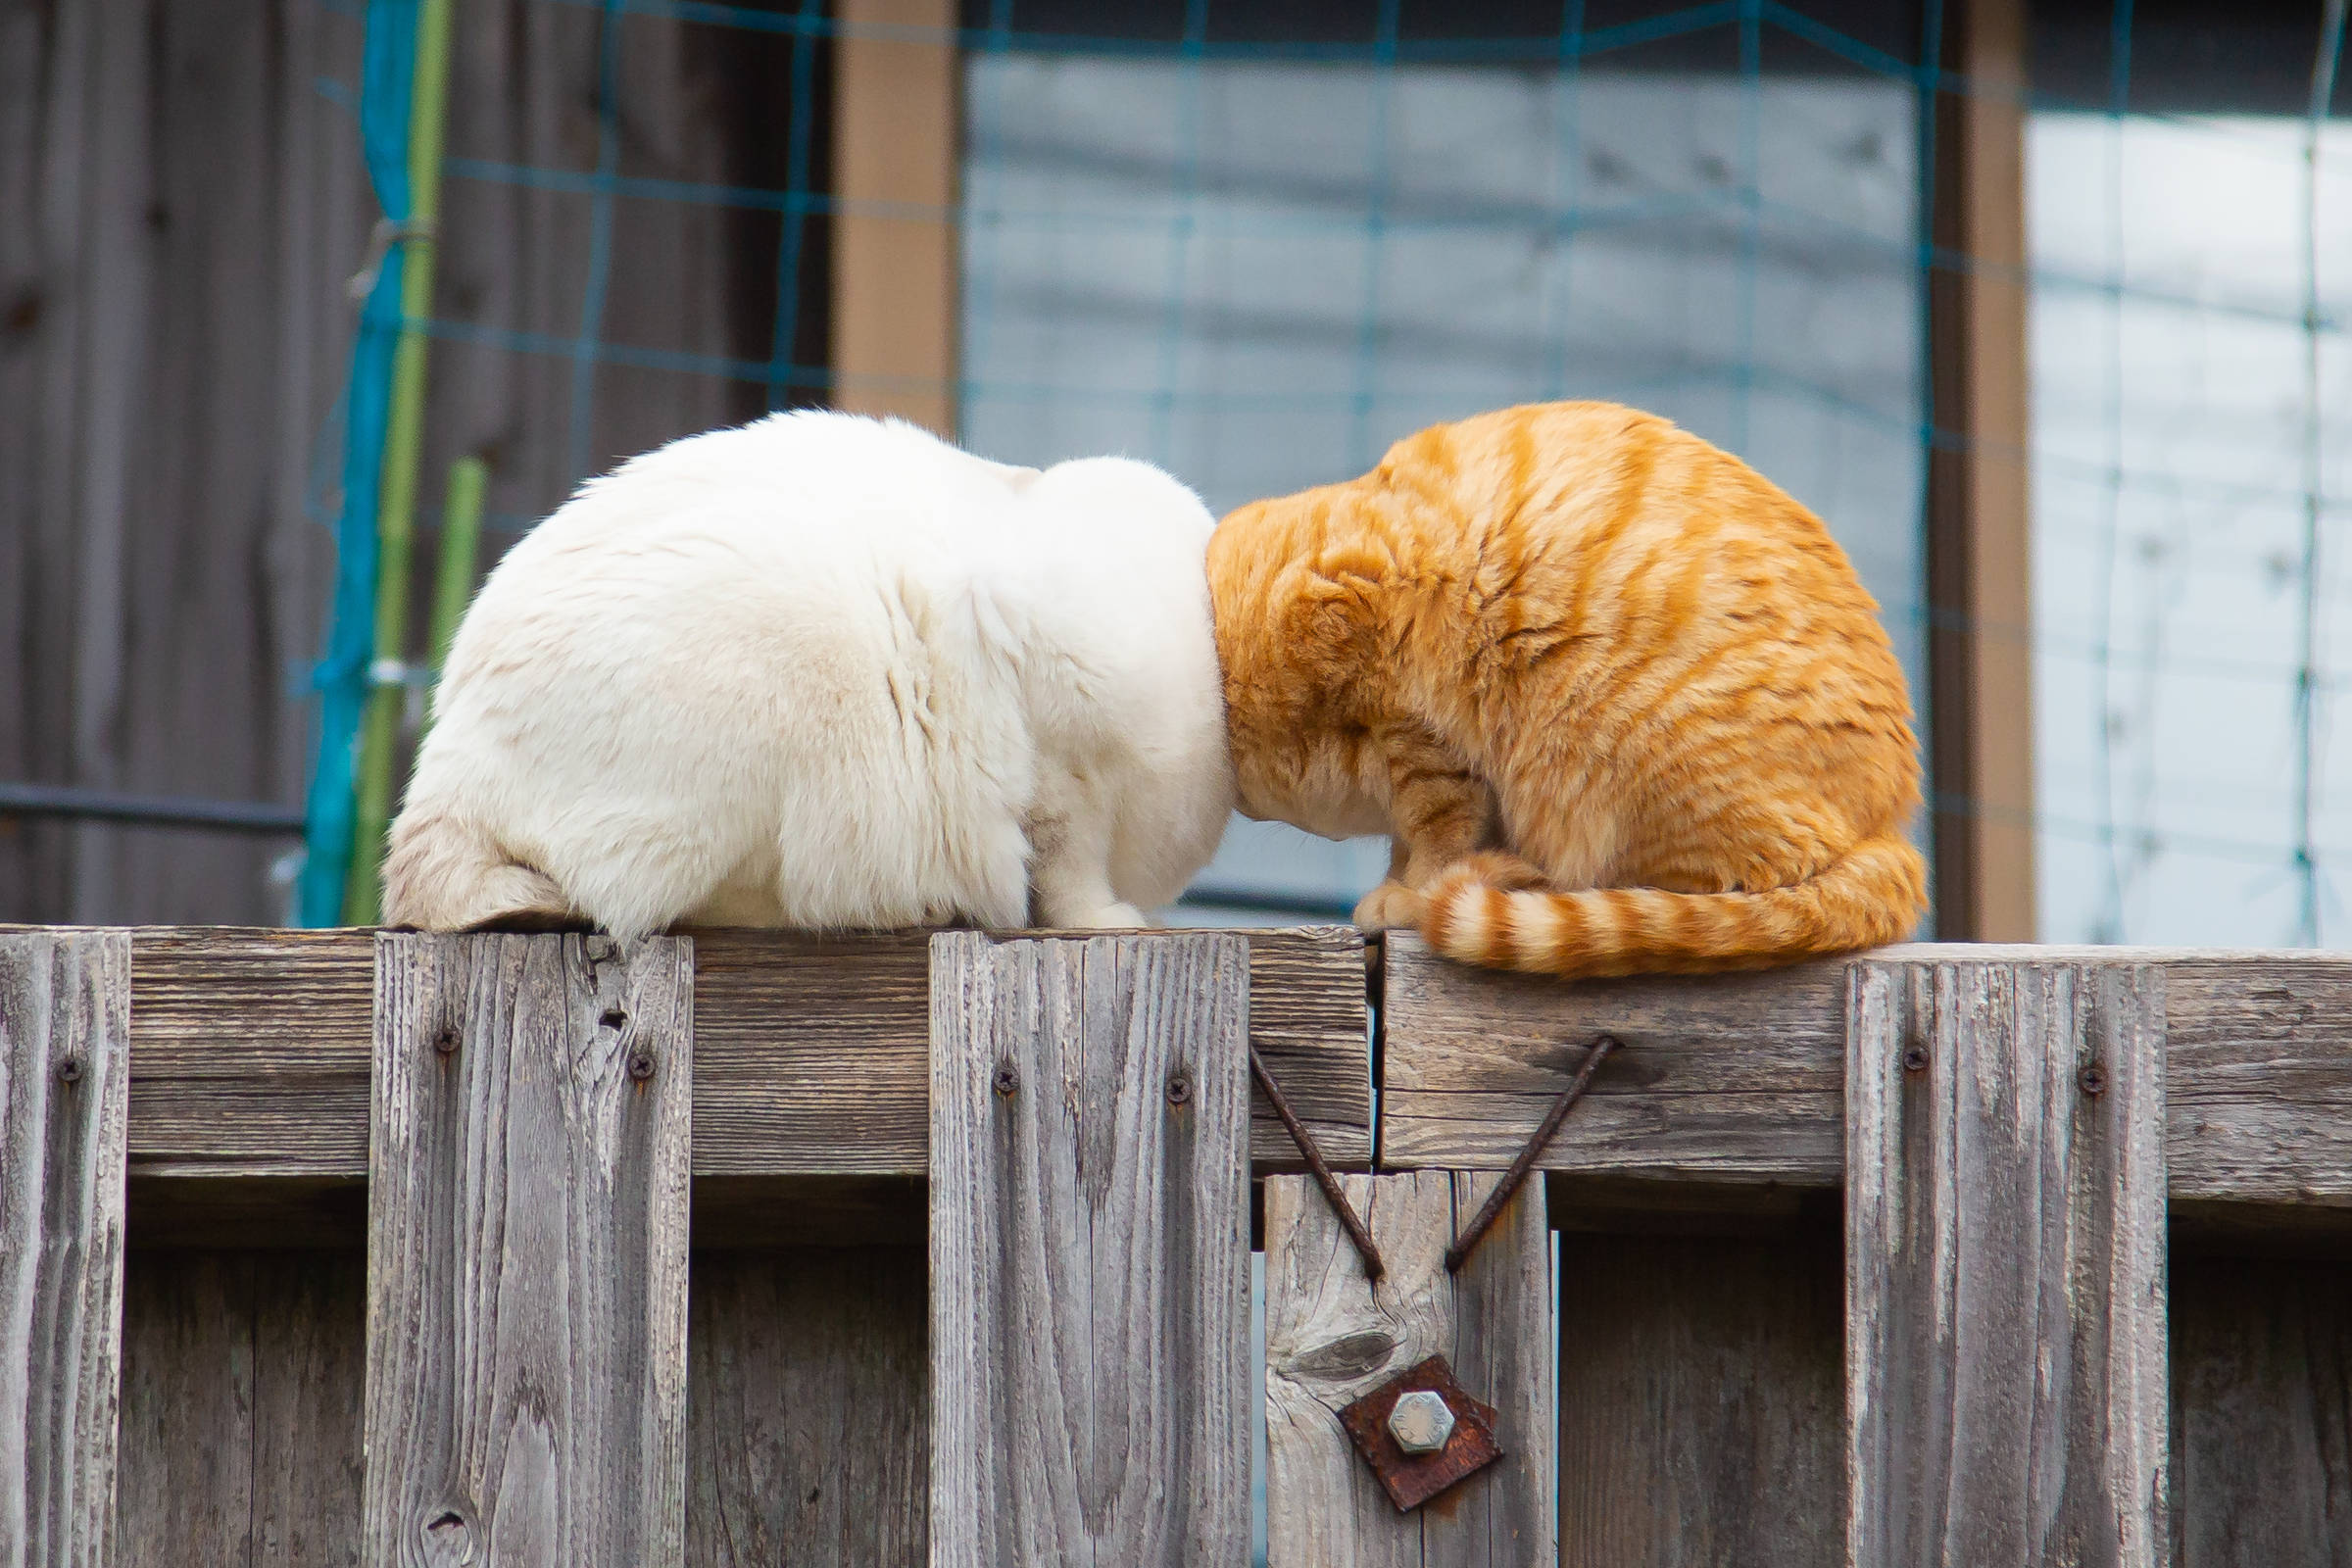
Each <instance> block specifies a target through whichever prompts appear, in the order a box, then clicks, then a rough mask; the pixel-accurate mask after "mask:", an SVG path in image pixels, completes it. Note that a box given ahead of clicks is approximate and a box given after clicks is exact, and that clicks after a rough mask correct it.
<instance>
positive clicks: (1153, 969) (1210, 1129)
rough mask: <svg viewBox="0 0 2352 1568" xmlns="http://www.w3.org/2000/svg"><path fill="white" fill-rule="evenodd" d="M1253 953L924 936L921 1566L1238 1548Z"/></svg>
mask: <svg viewBox="0 0 2352 1568" xmlns="http://www.w3.org/2000/svg"><path fill="white" fill-rule="evenodd" d="M1248 962H1249V956H1248V949H1247V947H1246V946H1245V944H1244V940H1243V939H1242V938H1241V937H1239V936H1235V935H1227V934H1198V933H1186V934H1182V935H1177V934H1173V933H1171V934H1154V935H1148V936H1115V937H1114V936H1106V937H1095V938H1090V939H1085V940H1076V939H1066V940H1065V939H1047V940H1025V941H1021V940H1013V941H1006V940H1000V939H998V938H995V937H991V936H988V935H985V934H982V933H978V932H960V931H959V932H943V933H941V934H940V935H939V936H937V937H935V938H934V939H933V945H932V981H931V985H932V992H931V999H932V1000H931V1019H932V1025H931V1033H932V1048H931V1063H932V1093H931V1116H932V1150H931V1170H932V1181H931V1336H930V1356H931V1375H932V1401H931V1411H932V1414H931V1532H932V1535H931V1554H930V1560H931V1562H932V1563H933V1564H934V1565H937V1568H998V1565H1001V1564H1006V1563H1032V1562H1038V1563H1063V1562H1068V1563H1100V1564H1103V1565H1105V1568H1108V1565H1111V1564H1120V1565H1126V1564H1167V1565H1169V1568H1176V1565H1183V1564H1193V1563H1239V1562H1240V1561H1241V1560H1242V1559H1243V1555H1244V1553H1245V1552H1246V1550H1247V1549H1248V1545H1249V1537H1250V1427H1249V1423H1248V1419H1247V1415H1248V1411H1247V1400H1248V1391H1249V1388H1250V1365H1249V1343H1250V1340H1249V1336H1250V1300H1249V1280H1250V1183H1249V1153H1248V1132H1249V1106H1250V1100H1249V1078H1248V1067H1247V1062H1246V1050H1245V1040H1246V1035H1247V1032H1248V1028H1249V990H1248V985H1249V978H1248Z"/></svg>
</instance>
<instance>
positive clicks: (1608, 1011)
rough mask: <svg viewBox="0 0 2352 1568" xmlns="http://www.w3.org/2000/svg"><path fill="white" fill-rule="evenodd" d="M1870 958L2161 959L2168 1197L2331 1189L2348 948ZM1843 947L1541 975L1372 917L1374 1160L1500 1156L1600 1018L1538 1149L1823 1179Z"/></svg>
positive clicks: (2350, 961)
mask: <svg viewBox="0 0 2352 1568" xmlns="http://www.w3.org/2000/svg"><path fill="white" fill-rule="evenodd" d="M1870 959H1871V961H1897V962H1914V963H1920V962H1938V961H1941V962H1954V961H1965V962H1971V963H2011V964H2020V963H2039V964H2052V963H2072V964H2077V965H2081V966H2083V967H2085V968H2089V969H2114V968H2129V967H2134V966H2153V967H2155V968H2158V969H2161V970H2162V971H2163V972H2164V975H2165V979H2166V985H2167V995H2168V997H2169V1024H2168V1052H2169V1061H2168V1066H2167V1077H2166V1084H2165V1096H2166V1103H2167V1105H2168V1107H2169V1117H2168V1123H2167V1130H2166V1141H2167V1158H2168V1160H2169V1162H2170V1167H2171V1198H2172V1201H2174V1202H2176V1203H2179V1202H2182V1201H2190V1202H2216V1203H2248V1202H2252V1203H2272V1204H2282V1203H2302V1204H2324V1205H2328V1206H2335V1207H2352V956H2343V955H2331V954H2322V953H2309V952H2290V953H2223V952H2213V951H2204V950H2180V949H2152V948H2057V947H2047V948H2035V947H2011V946H1994V945H1989V944H1987V945H1982V946H1977V945H1968V944H1944V945H1933V944H1920V945H1914V946H1908V947H1898V948H1887V949H1883V950H1881V951H1879V952H1878V953H1875V954H1873V955H1871V956H1870ZM1848 967H1849V962H1848V960H1842V959H1840V960H1833V961H1829V962H1822V963H1812V964H1804V965H1800V966H1798V967H1794V968H1789V969H1779V970H1770V971H1766V972H1763V973H1757V974H1740V975H1718V976H1709V977H1701V978H1688V977H1668V976H1658V977H1650V978H1643V979H1635V980H1617V981H1606V982H1599V983H1592V984H1580V985H1576V986H1562V985H1560V984H1559V983H1558V982H1556V981H1546V980H1541V979H1532V978H1529V977H1526V976H1521V975H1511V974H1500V973H1494V972H1489V971H1481V970H1473V969H1465V968H1463V967H1461V966H1460V965H1458V964H1453V963H1449V962H1447V961H1446V960H1445V959H1443V958H1440V957H1438V956H1435V955H1433V954H1432V953H1430V951H1429V950H1428V949H1427V948H1426V947H1424V946H1422V945H1421V943H1420V942H1419V941H1418V939H1416V938H1413V937H1410V936H1402V937H1397V936H1392V937H1391V938H1390V939H1389V941H1388V943H1387V950H1386V960H1385V963H1384V969H1385V975H1386V979H1385V985H1386V990H1385V992H1384V994H1383V1019H1382V1021H1383V1029H1382V1036H1383V1046H1384V1049H1383V1053H1382V1062H1383V1078H1382V1095H1381V1161H1382V1165H1383V1167H1384V1168H1408V1169H1409V1168H1438V1169H1469V1170H1477V1169H1495V1168H1499V1167H1500V1166H1503V1165H1505V1164H1507V1163H1509V1161H1510V1159H1511V1157H1512V1156H1513V1155H1514V1154H1516V1153H1517V1152H1519V1150H1520V1148H1521V1147H1522V1146H1523V1145H1524V1144H1525V1143H1526V1142H1527V1138H1528V1135H1529V1134H1530V1133H1531V1132H1533V1131H1534V1130H1535V1128H1536V1126H1537V1124H1538V1123H1539V1122H1541V1121H1542V1119H1543V1116H1544V1111H1545V1110H1547V1109H1549V1108H1550V1106H1551V1103H1552V1102H1553V1101H1554V1100H1556V1099H1557V1098H1558V1096H1559V1093H1560V1091H1561V1090H1562V1089H1563V1088H1564V1087H1566V1085H1567V1083H1568V1080H1569V1078H1570V1076H1571V1075H1572V1074H1573V1072H1574V1070H1575V1068H1576V1066H1577V1064H1578V1062H1579V1061H1581V1060H1582V1058H1583V1055H1584V1051H1583V1048H1584V1047H1585V1046H1586V1045H1587V1044H1589V1043H1590V1042H1591V1041H1592V1040H1593V1038H1594V1037H1595V1036H1597V1035H1603V1034H1606V1035H1612V1036H1614V1037H1616V1038H1617V1039H1618V1040H1619V1041H1620V1042H1622V1043H1623V1045H1624V1047H1625V1049H1623V1050H1620V1051H1618V1052H1616V1053H1615V1054H1612V1055H1611V1056H1610V1058H1609V1059H1608V1061H1607V1062H1605V1063H1604V1064H1603V1065H1602V1066H1601V1068H1600V1071H1599V1072H1598V1073H1596V1074H1595V1075H1594V1077H1593V1086H1592V1089H1591V1091H1590V1093H1588V1094H1587V1095H1586V1097H1585V1099H1584V1100H1583V1101H1582V1102H1581V1103H1579V1104H1578V1106H1577V1108H1576V1113H1575V1114H1574V1115H1572V1116H1570V1117H1569V1118H1568V1121H1567V1123H1566V1125H1564V1126H1563V1127H1562V1128H1561V1129H1560V1131H1559V1134H1558V1136H1557V1137H1556V1138H1554V1139H1553V1140H1552V1142H1551V1145H1550V1147H1549V1149H1548V1150H1547V1151H1546V1152H1545V1153H1544V1158H1543V1161H1542V1164H1543V1167H1544V1169H1547V1170H1554V1171H1573V1172H1593V1173H1611V1174H1620V1175H1625V1174H1631V1175H1640V1176H1646V1177H1654V1178H1658V1179H1660V1180H1663V1181H1667V1182H1688V1183H1705V1184H1712V1183H1723V1184H1749V1183H1767V1182H1769V1183H1779V1184H1784V1185H1787V1186H1792V1187H1807V1188H1822V1189H1831V1188H1835V1187H1837V1186H1838V1184H1839V1182H1841V1181H1842V1180H1843V1178H1844V1171H1845V1132H1844V1108H1843V1107H1844V1102H1845V995H1846V971H1847V969H1848Z"/></svg>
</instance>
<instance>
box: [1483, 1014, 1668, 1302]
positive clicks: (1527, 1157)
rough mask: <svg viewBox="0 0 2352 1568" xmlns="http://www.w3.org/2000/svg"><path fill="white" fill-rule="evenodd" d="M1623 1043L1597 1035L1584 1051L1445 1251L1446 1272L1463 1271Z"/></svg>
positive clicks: (1613, 1038) (1612, 1037)
mask: <svg viewBox="0 0 2352 1568" xmlns="http://www.w3.org/2000/svg"><path fill="white" fill-rule="evenodd" d="M1623 1044H1624V1042H1623V1041H1621V1040H1619V1039H1618V1038H1617V1037H1616V1036H1615V1035H1599V1036H1596V1037H1595V1038H1594V1039H1593V1044H1592V1045H1590V1046H1588V1047H1587V1048H1586V1049H1585V1059H1584V1061H1583V1062H1582V1063H1581V1064H1580V1065H1579V1066H1578V1067H1577V1069H1576V1076H1575V1077H1574V1078H1572V1079H1570V1080H1569V1083H1568V1087H1567V1088H1565V1089H1563V1090H1561V1091H1560V1098H1559V1099H1557V1100H1555V1101H1553V1102H1552V1103H1551V1109H1550V1110H1548V1111H1546V1112H1545V1113H1544V1124H1543V1125H1542V1126H1540V1127H1538V1128H1537V1129H1536V1135H1535V1136H1534V1137H1533V1138H1530V1139H1529V1140H1528V1141H1527V1147H1526V1148H1525V1149H1522V1150H1521V1151H1519V1154H1518V1157H1517V1158H1515V1159H1513V1160H1512V1161H1511V1166H1510V1169H1508V1170H1506V1171H1504V1172H1503V1173H1502V1182H1501V1185H1499V1186H1497V1187H1496V1188H1495V1190H1494V1191H1493V1192H1491V1193H1489V1194H1488V1195H1487V1201H1485V1202H1484V1203H1482V1204H1480V1205H1479V1210H1478V1213H1477V1215H1476V1216H1475V1217H1474V1218H1472V1220H1471V1221H1470V1224H1469V1227H1468V1228H1467V1229H1465V1230H1464V1231H1463V1232H1462V1233H1461V1235H1459V1236H1457V1237H1456V1238H1454V1243H1453V1245H1452V1246H1451V1247H1449V1248H1447V1249H1446V1273H1448V1274H1458V1273H1460V1272H1461V1271H1462V1265H1463V1264H1464V1263H1465V1262H1467V1261H1469V1258H1470V1250H1471V1249H1472V1248H1475V1247H1476V1246H1478V1244H1479V1243H1480V1242H1481V1241H1482V1240H1484V1239H1485V1237H1486V1234H1487V1232H1488V1231H1490V1230H1492V1229H1494V1227H1495V1220H1496V1219H1498V1218H1500V1217H1501V1214H1502V1211H1503V1209H1504V1208H1505V1207H1506V1206H1507V1205H1508V1204H1509V1203H1510V1201H1511V1200H1512V1198H1514V1197H1515V1196H1517V1194H1518V1192H1519V1189H1520V1187H1521V1186H1523V1185H1524V1184H1525V1183H1526V1181H1527V1173H1528V1172H1529V1171H1531V1170H1534V1169H1535V1168H1536V1161H1537V1160H1538V1159H1540V1158H1542V1157H1543V1154H1544V1150H1546V1149H1548V1148H1550V1147H1551V1140H1552V1138H1553V1137H1554V1136H1555V1135H1556V1134H1557V1133H1558V1132H1559V1130H1560V1123H1561V1122H1563V1121H1566V1120H1567V1119H1568V1112H1569V1111H1570V1110H1571V1109H1573V1108H1574V1107H1575V1105H1576V1103H1577V1102H1578V1101H1579V1100H1582V1099H1583V1098H1584V1095H1585V1091H1586V1090H1587V1089H1588V1088H1590V1087H1592V1083H1593V1073H1595V1072H1596V1071H1598V1070H1599V1068H1600V1064H1601V1063H1602V1062H1604V1061H1606V1060H1608V1059H1609V1054H1610V1053H1611V1052H1613V1051H1615V1050H1617V1049H1618V1047H1620V1046H1621V1045H1623Z"/></svg>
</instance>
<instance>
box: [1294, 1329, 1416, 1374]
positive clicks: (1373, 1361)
mask: <svg viewBox="0 0 2352 1568" xmlns="http://www.w3.org/2000/svg"><path fill="white" fill-rule="evenodd" d="M1396 1353H1397V1336H1395V1335H1394V1334H1391V1333H1389V1332H1388V1331H1387V1330H1385V1329H1357V1330H1356V1331H1355V1332H1354V1333H1352V1334H1343V1335H1341V1336H1340V1337H1339V1338H1338V1339H1336V1340H1326V1341H1324V1342H1323V1343H1322V1344H1321V1345H1316V1346H1310V1347H1308V1348H1306V1349H1303V1350H1300V1351H1299V1353H1298V1354H1297V1355H1294V1356H1292V1357H1291V1358H1290V1360H1289V1361H1288V1362H1286V1363H1285V1364H1284V1366H1283V1371H1284V1372H1285V1373H1287V1374H1289V1375H1290V1376H1292V1377H1307V1378H1313V1379H1316V1380H1318V1381H1321V1382H1327V1383H1348V1382H1352V1381H1354V1380H1355V1379H1357V1378H1361V1377H1369V1376H1371V1375H1372V1374H1373V1373H1375V1372H1377V1371H1379V1370H1380V1369H1381V1368H1382V1367H1384V1366H1387V1365H1388V1364H1389V1361H1390V1359H1391V1358H1392V1357H1394V1356H1395V1355H1396Z"/></svg>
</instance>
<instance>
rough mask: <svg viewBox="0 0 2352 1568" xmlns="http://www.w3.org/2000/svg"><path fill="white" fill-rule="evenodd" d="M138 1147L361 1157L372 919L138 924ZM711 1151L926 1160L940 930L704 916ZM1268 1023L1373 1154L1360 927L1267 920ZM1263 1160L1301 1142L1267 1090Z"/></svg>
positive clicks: (701, 964) (703, 1019)
mask: <svg viewBox="0 0 2352 1568" xmlns="http://www.w3.org/2000/svg"><path fill="white" fill-rule="evenodd" d="M131 940H132V950H131V951H132V965H131V1000H132V1007H131V1048H132V1056H131V1089H130V1093H131V1121H130V1159H131V1169H132V1171H133V1173H134V1174H137V1175H148V1176H175V1177H176V1176H192V1177H210V1176H262V1177H272V1178H289V1179H292V1178H300V1179H311V1178H321V1177H362V1176H365V1175H366V1174H367V1171H368V1026H369V1025H368V1020H369V1009H370V1007H371V1005H372V998H373V995H374V977H373V976H374V961H375V960H374V943H373V938H372V936H371V935H370V934H369V933H368V932H366V931H265V930H241V929H234V928H223V929H208V928H151V929H145V930H140V931H136V932H134V933H132V939H131ZM692 940H693V942H694V952H695V1003H694V1007H695V1020H694V1022H695V1085H694V1122H695V1139H694V1146H695V1166H694V1168H695V1172H696V1174H697V1175H704V1176H730V1177H732V1176H794V1175H811V1174H820V1175H869V1176H920V1175H921V1174H922V1173H923V1170H924V1168H925V1167H924V1161H925V1159H926V1158H927V1149H928V1140H929V1124H928V1120H927V1110H926V1106H927V1104H928V1096H929V1092H930V1091H929V1080H928V1067H927V1066H926V1059H927V1058H926V1051H927V1044H928V1038H929V1037H928V1029H929V1015H928V1008H929V1001H928V997H929V985H928V976H929V973H930V949H929V942H930V938H929V936H928V934H926V933H922V932H890V933H879V934H874V935H867V936H848V937H811V936H804V935H799V934H795V933H788V932H763V931H714V930H705V931H698V932H695V933H694V934H693V937H692ZM1249 942H1250V983H1251V986H1252V988H1253V989H1254V990H1256V991H1258V992H1260V993H1261V994H1264V995H1265V996H1266V997H1267V999H1268V1000H1267V1002H1266V1005H1265V1007H1264V1015H1263V1017H1261V1018H1255V1019H1253V1020H1252V1023H1251V1032H1250V1038H1251V1040H1252V1041H1253V1042H1254V1043H1255V1044H1256V1046H1257V1048H1258V1050H1259V1051H1261V1052H1262V1053H1264V1054H1265V1057H1266V1061H1267V1064H1268V1066H1270V1067H1271V1068H1272V1069H1273V1072H1274V1075H1275V1078H1276V1080H1277V1081H1278V1082H1279V1083H1281V1084H1282V1086H1283V1092H1284V1093H1285V1094H1286V1095H1287V1096H1289V1098H1290V1100H1291V1103H1292V1104H1293V1106H1294V1107H1296V1108H1297V1110H1298V1111H1299V1115H1300V1117H1301V1118H1303V1119H1304V1120H1305V1122H1306V1123H1307V1125H1308V1127H1309V1128H1310V1129H1312V1130H1313V1132H1314V1133H1315V1136H1316V1138H1317V1140H1318V1141H1319V1142H1320V1143H1321V1145H1322V1147H1323V1150H1324V1152H1325V1153H1326V1155H1327V1156H1328V1157H1329V1158H1330V1159H1331V1160H1333V1161H1334V1162H1335V1163H1337V1164H1339V1165H1342V1166H1347V1165H1351V1164H1352V1165H1361V1164H1363V1163H1365V1162H1367V1161H1368V1160H1369V1159H1370V1157H1371V1146H1372V1091H1371V1046H1370V1039H1369V1035H1368V1033H1367V1030H1366V1009H1365V998H1364V985H1363V965H1364V944H1363V938H1362V937H1361V936H1360V935H1358V934H1357V933H1356V932H1354V931H1351V930H1346V929H1342V928H1339V927H1332V926H1312V927H1301V928H1299V929H1296V930H1262V931H1261V930H1252V931H1250V933H1249ZM1250 1144H1251V1150H1252V1152H1253V1154H1254V1156H1255V1158H1256V1159H1257V1160H1258V1162H1259V1168H1261V1169H1264V1170H1297V1169H1299V1168H1300V1162H1299V1151H1298V1150H1297V1148H1296V1147H1295V1146H1293V1144H1292V1143H1291V1141H1290V1138H1289V1136H1288V1135H1287V1134H1285V1133H1284V1132H1283V1130H1282V1125H1281V1123H1280V1122H1278V1121H1276V1120H1275V1119H1274V1114H1273V1111H1272V1110H1271V1109H1270V1108H1268V1107H1267V1106H1265V1105H1264V1104H1262V1103H1254V1102H1253V1104H1252V1120H1251V1125H1250Z"/></svg>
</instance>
